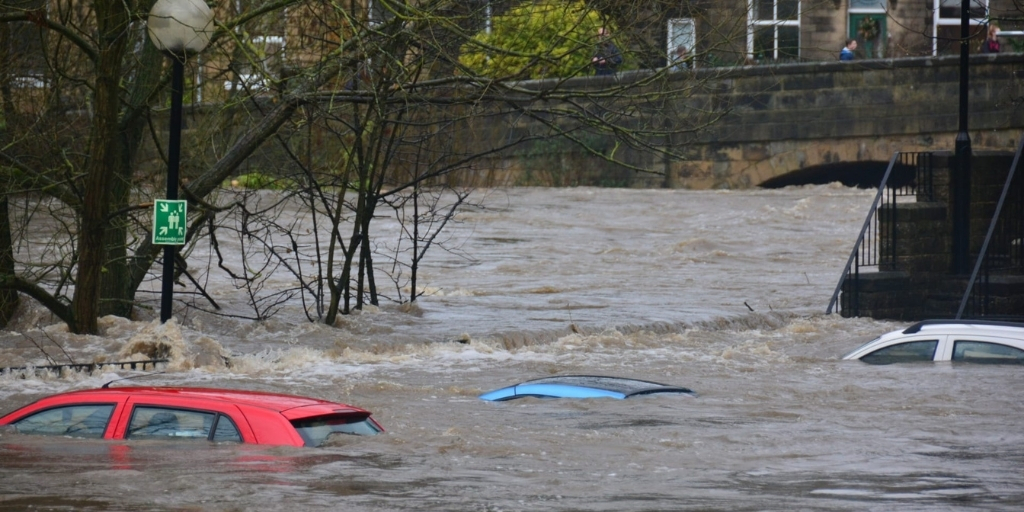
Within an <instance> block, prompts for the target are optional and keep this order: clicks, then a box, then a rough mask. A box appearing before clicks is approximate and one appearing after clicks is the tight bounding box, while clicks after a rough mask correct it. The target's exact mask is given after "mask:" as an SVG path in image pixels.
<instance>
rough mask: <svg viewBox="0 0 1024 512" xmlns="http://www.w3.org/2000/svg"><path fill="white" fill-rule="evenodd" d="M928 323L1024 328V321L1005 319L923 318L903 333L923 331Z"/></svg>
mask: <svg viewBox="0 0 1024 512" xmlns="http://www.w3.org/2000/svg"><path fill="white" fill-rule="evenodd" d="M926 325H997V326H1002V327H1021V328H1024V323H1021V322H1010V321H1005V320H978V319H964V320H939V319H932V320H922V321H920V322H918V323H916V324H914V325H911V326H910V327H907V328H906V329H904V330H903V334H914V333H918V332H921V328H923V327H924V326H926Z"/></svg>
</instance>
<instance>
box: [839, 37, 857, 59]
mask: <svg viewBox="0 0 1024 512" xmlns="http://www.w3.org/2000/svg"><path fill="white" fill-rule="evenodd" d="M856 49H857V40H856V39H847V40H846V46H844V47H843V49H842V51H840V52H839V60H853V51H854V50H856Z"/></svg>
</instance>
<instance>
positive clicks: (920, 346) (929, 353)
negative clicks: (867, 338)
mask: <svg viewBox="0 0 1024 512" xmlns="http://www.w3.org/2000/svg"><path fill="white" fill-rule="evenodd" d="M938 345H939V340H924V341H911V342H908V343H899V344H896V345H890V346H888V347H885V348H882V349H879V350H876V351H874V352H872V353H870V354H868V355H866V356H863V357H861V358H860V360H861V361H864V362H865V363H871V364H893V363H912V362H917V361H931V360H933V359H934V358H935V348H936V347H938Z"/></svg>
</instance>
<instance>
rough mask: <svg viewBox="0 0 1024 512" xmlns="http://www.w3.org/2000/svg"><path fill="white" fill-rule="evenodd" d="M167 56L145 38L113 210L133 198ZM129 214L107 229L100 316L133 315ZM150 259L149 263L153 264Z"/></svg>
mask: <svg viewBox="0 0 1024 512" xmlns="http://www.w3.org/2000/svg"><path fill="white" fill-rule="evenodd" d="M166 61H167V59H166V58H165V57H164V56H163V54H161V53H160V51H159V50H157V49H156V46H154V45H153V44H152V42H151V41H149V39H147V40H146V42H145V44H144V46H143V50H142V52H141V55H140V56H139V64H138V67H137V68H136V69H135V80H134V81H133V82H132V87H133V88H132V90H131V91H130V93H129V99H128V105H127V108H126V109H125V111H124V113H123V115H122V116H121V120H120V128H119V130H120V137H118V138H117V140H118V142H119V144H118V145H117V148H116V149H117V155H116V160H115V162H116V163H115V164H114V166H113V168H112V169H111V170H110V171H111V175H112V177H111V180H112V182H111V194H110V201H109V204H110V210H111V211H115V212H116V211H125V209H126V208H127V207H128V205H129V202H130V199H131V196H130V194H131V187H132V175H133V172H134V170H135V167H134V162H135V156H136V154H137V152H138V150H139V146H140V145H141V142H142V135H143V134H144V133H147V130H146V117H145V115H144V114H145V112H148V110H147V109H148V105H147V102H148V101H149V99H150V98H151V97H152V96H153V91H154V90H155V89H156V88H157V87H159V86H160V79H161V78H162V76H163V75H162V71H163V69H164V64H165V63H166ZM128 228H129V221H128V217H127V214H121V215H117V216H115V217H112V218H111V219H110V225H109V226H108V227H107V230H106V243H105V247H106V249H105V251H106V255H105V259H106V265H105V268H106V272H104V273H103V279H102V283H101V290H100V296H101V300H100V312H99V314H100V316H104V315H117V316H121V317H125V318H131V314H132V308H133V306H134V303H135V291H136V290H137V289H138V283H136V282H135V280H134V279H133V278H132V275H133V274H132V264H133V262H132V261H131V260H129V258H128V245H127V244H128ZM152 261H153V260H152V259H150V264H152Z"/></svg>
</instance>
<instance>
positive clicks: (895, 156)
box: [825, 151, 900, 315]
mask: <svg viewBox="0 0 1024 512" xmlns="http://www.w3.org/2000/svg"><path fill="white" fill-rule="evenodd" d="M899 156H900V152H899V151H897V152H895V153H893V154H892V158H890V159H889V167H887V168H886V169H885V174H884V175H883V176H882V183H881V184H879V185H878V192H877V193H876V194H875V200H874V201H872V202H871V208H870V209H869V210H868V216H867V218H866V219H864V225H863V226H862V227H861V228H860V235H859V236H858V237H857V242H856V243H854V244H853V250H852V251H850V258H849V259H847V260H846V267H844V268H843V273H842V275H841V276H840V277H839V284H837V285H836V291H835V292H833V293H832V300H830V301H829V303H828V309H826V310H825V314H826V315H831V314H832V310H833V308H834V307H835V306H836V304H837V303H838V302H839V292H840V291H841V290H842V289H843V283H845V282H846V278H847V276H849V275H850V269H851V268H852V267H853V262H854V260H856V259H857V258H858V254H859V252H860V248H861V245H862V244H863V243H864V236H865V234H867V231H868V228H869V227H870V226H871V221H872V219H874V216H875V211H876V210H877V209H878V204H879V202H880V201H881V200H882V193H883V192H884V191H885V187H886V185H887V184H888V182H889V175H891V174H892V170H893V168H894V167H896V160H897V159H898V158H899ZM857 267H858V269H859V268H860V265H859V264H858V265H857Z"/></svg>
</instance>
